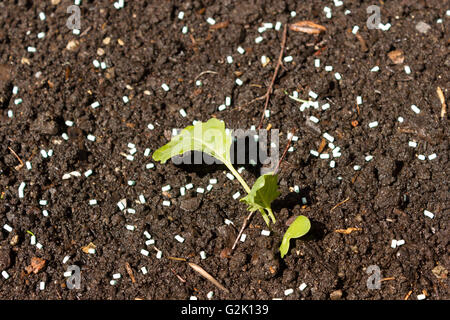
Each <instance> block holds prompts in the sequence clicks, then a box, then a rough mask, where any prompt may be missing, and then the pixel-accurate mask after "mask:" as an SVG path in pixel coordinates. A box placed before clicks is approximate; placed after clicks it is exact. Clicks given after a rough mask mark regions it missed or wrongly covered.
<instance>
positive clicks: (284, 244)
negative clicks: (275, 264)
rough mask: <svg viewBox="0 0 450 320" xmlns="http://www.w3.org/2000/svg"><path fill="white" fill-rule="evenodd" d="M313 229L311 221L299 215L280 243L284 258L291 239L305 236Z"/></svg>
mask: <svg viewBox="0 0 450 320" xmlns="http://www.w3.org/2000/svg"><path fill="white" fill-rule="evenodd" d="M309 229H311V222H310V221H309V219H308V218H307V217H305V216H298V217H297V219H295V221H294V222H292V223H291V225H290V226H289V228H288V229H287V231H286V233H285V234H284V236H283V240H282V241H281V245H280V254H281V258H283V257H284V256H285V255H286V253H287V252H288V251H289V245H290V241H291V239H296V238H300V237H302V236H304V235H305V234H307V233H308V231H309Z"/></svg>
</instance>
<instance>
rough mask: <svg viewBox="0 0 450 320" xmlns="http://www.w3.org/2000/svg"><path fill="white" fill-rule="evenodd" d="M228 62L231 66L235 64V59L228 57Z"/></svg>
mask: <svg viewBox="0 0 450 320" xmlns="http://www.w3.org/2000/svg"><path fill="white" fill-rule="evenodd" d="M227 62H228V63H229V64H232V63H233V57H232V56H227Z"/></svg>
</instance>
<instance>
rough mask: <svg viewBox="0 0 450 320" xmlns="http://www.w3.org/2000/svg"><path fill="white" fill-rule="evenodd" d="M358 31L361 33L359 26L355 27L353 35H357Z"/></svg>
mask: <svg viewBox="0 0 450 320" xmlns="http://www.w3.org/2000/svg"><path fill="white" fill-rule="evenodd" d="M358 31H359V26H354V27H353V29H352V33H353V34H357V33H358Z"/></svg>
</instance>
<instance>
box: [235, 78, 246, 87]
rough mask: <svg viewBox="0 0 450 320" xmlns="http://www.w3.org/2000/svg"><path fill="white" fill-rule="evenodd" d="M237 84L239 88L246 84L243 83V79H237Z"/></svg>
mask: <svg viewBox="0 0 450 320" xmlns="http://www.w3.org/2000/svg"><path fill="white" fill-rule="evenodd" d="M236 84H237V85H238V86H242V85H243V84H244V82H242V80H241V79H239V78H237V79H236Z"/></svg>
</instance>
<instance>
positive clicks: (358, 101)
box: [356, 96, 363, 104]
mask: <svg viewBox="0 0 450 320" xmlns="http://www.w3.org/2000/svg"><path fill="white" fill-rule="evenodd" d="M362 103H363V101H362V97H361V96H357V97H356V104H362Z"/></svg>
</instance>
